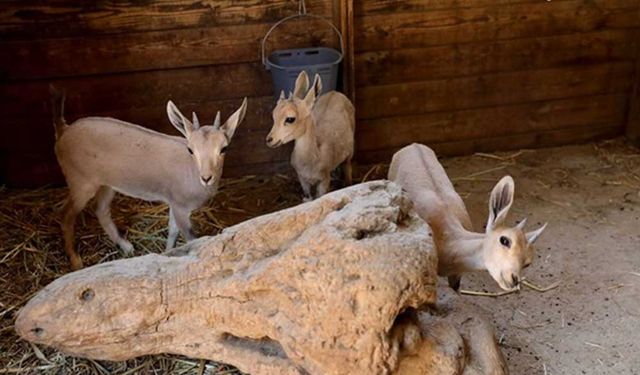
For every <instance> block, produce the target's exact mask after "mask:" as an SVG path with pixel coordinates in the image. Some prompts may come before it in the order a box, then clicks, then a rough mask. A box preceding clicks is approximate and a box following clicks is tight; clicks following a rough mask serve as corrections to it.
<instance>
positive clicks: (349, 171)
mask: <svg viewBox="0 0 640 375" xmlns="http://www.w3.org/2000/svg"><path fill="white" fill-rule="evenodd" d="M342 167H343V168H344V183H345V185H346V186H351V185H352V184H353V167H352V166H351V156H349V157H348V158H347V160H345V162H344V165H343V166H342Z"/></svg>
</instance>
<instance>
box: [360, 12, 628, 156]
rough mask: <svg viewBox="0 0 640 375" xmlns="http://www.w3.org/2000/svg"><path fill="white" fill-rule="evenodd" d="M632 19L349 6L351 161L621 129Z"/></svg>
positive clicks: (559, 140)
mask: <svg viewBox="0 0 640 375" xmlns="http://www.w3.org/2000/svg"><path fill="white" fill-rule="evenodd" d="M638 14H639V1H638V0H578V1H576V0H552V1H543V0H363V1H357V0H356V1H355V2H354V30H355V31H354V39H355V40H354V49H355V51H354V53H355V67H356V69H355V72H356V73H355V86H356V104H357V106H356V108H357V116H358V124H357V126H358V136H357V147H358V150H357V151H358V160H360V161H362V162H379V161H381V160H388V158H389V157H390V155H391V154H392V153H393V152H394V151H395V150H397V149H398V148H399V147H401V146H403V145H405V144H408V143H411V142H424V143H426V144H429V145H431V146H433V147H434V148H435V149H436V151H438V152H440V153H441V154H469V153H473V152H477V151H491V150H505V149H516V148H523V147H540V146H550V145H559V144H567V143H575V142H583V141H588V140H592V139H600V138H606V137H611V136H616V135H621V134H623V133H624V128H625V124H626V116H627V111H628V107H629V97H630V92H631V90H632V86H633V77H634V72H635V70H636V64H635V63H634V61H635V59H636V51H637V46H636V45H635V44H636V40H637V32H638V26H639V17H638Z"/></svg>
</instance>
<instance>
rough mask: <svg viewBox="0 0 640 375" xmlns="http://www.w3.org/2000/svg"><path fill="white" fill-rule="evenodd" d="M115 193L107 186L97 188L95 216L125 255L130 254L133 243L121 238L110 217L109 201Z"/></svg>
mask: <svg viewBox="0 0 640 375" xmlns="http://www.w3.org/2000/svg"><path fill="white" fill-rule="evenodd" d="M115 194H116V193H115V191H113V189H112V188H110V187H109V186H102V187H100V189H98V194H96V217H97V218H98V221H99V222H100V225H102V229H104V231H105V233H107V236H108V237H109V238H110V239H111V241H113V242H114V243H115V244H116V245H118V246H119V247H120V248H121V249H122V251H123V252H124V253H125V254H126V255H131V253H133V245H132V244H131V242H129V241H127V240H125V239H124V238H122V236H121V235H120V233H119V232H118V228H117V227H116V225H115V223H114V222H113V219H112V218H111V201H112V200H113V197H114V196H115Z"/></svg>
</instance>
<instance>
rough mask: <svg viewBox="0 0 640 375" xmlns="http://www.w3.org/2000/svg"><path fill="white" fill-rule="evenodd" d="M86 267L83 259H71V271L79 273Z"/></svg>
mask: <svg viewBox="0 0 640 375" xmlns="http://www.w3.org/2000/svg"><path fill="white" fill-rule="evenodd" d="M83 267H84V266H83V265H82V259H81V258H80V257H74V258H71V270H72V271H77V270H80V269H82V268H83Z"/></svg>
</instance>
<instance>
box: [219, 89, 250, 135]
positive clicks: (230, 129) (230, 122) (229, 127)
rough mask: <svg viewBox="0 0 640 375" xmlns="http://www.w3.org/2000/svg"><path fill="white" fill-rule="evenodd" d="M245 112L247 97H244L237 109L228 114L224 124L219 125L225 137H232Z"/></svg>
mask: <svg viewBox="0 0 640 375" xmlns="http://www.w3.org/2000/svg"><path fill="white" fill-rule="evenodd" d="M246 113H247V98H244V100H243V101H242V105H241V106H240V108H238V110H237V111H235V112H234V113H233V114H232V115H231V116H229V118H228V119H227V121H226V122H225V123H224V125H222V126H221V127H220V130H222V131H223V132H224V133H225V134H226V136H227V139H231V137H233V133H235V132H236V128H238V125H240V123H241V122H242V120H244V115H245V114H246Z"/></svg>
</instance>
